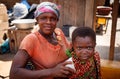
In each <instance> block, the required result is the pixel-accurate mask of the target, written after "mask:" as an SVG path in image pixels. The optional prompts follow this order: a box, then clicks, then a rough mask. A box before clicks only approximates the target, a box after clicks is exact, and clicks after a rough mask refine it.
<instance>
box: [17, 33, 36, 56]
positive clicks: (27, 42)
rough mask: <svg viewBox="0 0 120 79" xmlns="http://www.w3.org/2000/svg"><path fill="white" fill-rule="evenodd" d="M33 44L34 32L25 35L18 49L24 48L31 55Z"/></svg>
mask: <svg viewBox="0 0 120 79" xmlns="http://www.w3.org/2000/svg"><path fill="white" fill-rule="evenodd" d="M34 45H35V34H29V35H27V36H26V37H25V38H24V39H23V40H22V42H21V44H20V47H19V49H24V50H26V51H27V53H28V54H29V55H30V56H32V54H33V51H34V47H35V46H34Z"/></svg>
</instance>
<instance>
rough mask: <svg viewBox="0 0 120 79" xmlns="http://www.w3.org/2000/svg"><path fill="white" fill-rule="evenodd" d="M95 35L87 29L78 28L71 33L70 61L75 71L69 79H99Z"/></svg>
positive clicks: (98, 60)
mask: <svg viewBox="0 0 120 79" xmlns="http://www.w3.org/2000/svg"><path fill="white" fill-rule="evenodd" d="M95 46H96V34H95V32H94V31H93V29H91V28H89V27H78V28H76V29H75V30H74V31H73V33H72V52H71V54H72V61H73V63H74V67H75V69H76V72H75V74H73V75H72V76H71V77H70V79H101V74H100V57H99V54H98V52H96V51H95Z"/></svg>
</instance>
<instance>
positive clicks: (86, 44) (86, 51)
mask: <svg viewBox="0 0 120 79" xmlns="http://www.w3.org/2000/svg"><path fill="white" fill-rule="evenodd" d="M73 48H74V52H75V53H76V55H77V56H78V58H79V59H80V60H87V59H89V58H90V57H91V56H93V54H94V49H95V42H93V41H92V39H91V38H90V37H88V36H86V37H79V36H78V37H76V39H75V41H74V42H73Z"/></svg>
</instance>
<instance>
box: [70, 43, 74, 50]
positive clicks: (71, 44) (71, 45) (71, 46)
mask: <svg viewBox="0 0 120 79" xmlns="http://www.w3.org/2000/svg"><path fill="white" fill-rule="evenodd" d="M70 51H71V52H72V51H74V49H73V43H72V42H70Z"/></svg>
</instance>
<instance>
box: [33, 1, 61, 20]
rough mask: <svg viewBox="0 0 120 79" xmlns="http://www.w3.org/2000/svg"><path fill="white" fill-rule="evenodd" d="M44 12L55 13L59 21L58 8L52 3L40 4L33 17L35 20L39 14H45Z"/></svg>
mask: <svg viewBox="0 0 120 79" xmlns="http://www.w3.org/2000/svg"><path fill="white" fill-rule="evenodd" d="M46 12H50V13H55V14H56V16H57V17H58V19H59V16H60V12H59V7H58V6H57V5H56V4H55V3H52V2H42V3H40V4H39V5H38V6H37V8H36V11H35V13H34V16H35V18H36V17H38V16H39V15H40V14H42V13H46Z"/></svg>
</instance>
